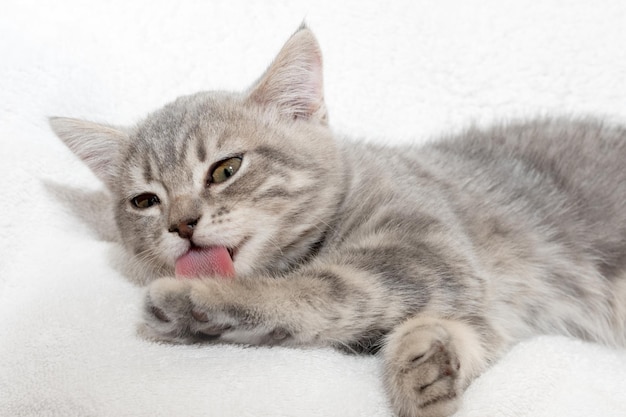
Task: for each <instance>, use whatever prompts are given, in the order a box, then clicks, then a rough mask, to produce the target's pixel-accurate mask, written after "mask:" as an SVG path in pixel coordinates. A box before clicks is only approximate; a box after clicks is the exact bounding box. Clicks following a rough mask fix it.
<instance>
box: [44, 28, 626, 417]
mask: <svg viewBox="0 0 626 417" xmlns="http://www.w3.org/2000/svg"><path fill="white" fill-rule="evenodd" d="M51 123H52V126H53V128H54V130H55V131H56V133H57V134H58V135H59V137H60V138H61V139H62V140H64V142H65V143H67V144H68V146H69V147H70V148H71V149H72V150H73V151H74V152H75V153H76V154H77V155H79V156H80V157H81V158H83V160H84V161H85V162H86V163H87V164H88V165H89V166H90V167H91V168H92V169H93V170H94V171H95V172H96V174H97V175H99V176H100V178H102V180H103V181H104V182H105V183H106V185H107V186H108V188H109V190H110V191H111V193H112V195H113V196H114V197H115V208H114V210H115V218H116V221H117V224H118V227H119V232H120V234H121V236H122V241H123V242H124V245H125V247H126V248H127V250H128V252H129V253H130V254H131V255H132V256H133V257H134V262H135V264H136V265H137V268H135V270H136V271H138V272H139V271H144V273H143V274H139V273H138V275H139V277H138V279H139V280H143V281H145V282H146V283H149V284H148V289H147V293H146V299H145V305H146V308H145V322H144V323H143V324H142V325H141V327H140V330H141V333H142V334H143V335H144V336H146V337H148V338H150V339H154V340H159V341H170V342H175V343H194V342H206V341H218V342H233V343H245V344H269V345H273V344H281V345H290V346H301V345H314V346H335V347H338V348H343V349H347V350H350V351H372V352H374V351H378V350H381V355H382V357H383V359H384V363H385V384H386V387H387V390H388V392H389V398H390V401H391V404H392V406H393V407H394V409H395V411H396V412H397V414H398V415H399V416H421V417H425V416H448V415H450V414H452V413H453V412H454V411H455V410H456V409H457V407H458V402H459V400H460V397H461V394H462V392H463V390H464V389H465V388H466V387H467V386H468V385H469V384H470V383H471V381H472V380H473V378H475V377H476V376H477V375H479V374H480V373H481V372H482V371H483V370H484V369H486V368H487V367H488V366H489V365H490V364H492V363H493V362H494V361H496V360H497V359H498V358H499V357H500V356H501V355H502V354H503V353H505V352H506V351H507V350H508V349H509V348H510V347H511V346H512V345H513V344H514V343H516V342H518V341H520V340H523V339H525V338H528V337H531V336H533V335H538V334H564V335H570V336H574V337H579V338H582V339H585V340H590V341H596V342H600V343H605V344H608V345H612V346H625V345H626V257H625V256H624V255H625V254H626V170H625V169H624V161H626V130H625V129H624V128H622V127H618V126H610V125H605V124H603V123H601V122H599V121H595V120H569V119H548V118H546V119H542V120H534V121H530V122H523V123H521V122H520V123H514V124H507V125H501V126H496V127H493V128H491V129H488V130H480V129H476V128H472V129H469V130H467V131H466V132H465V133H463V134H461V135H458V136H455V137H447V138H442V139H441V140H439V141H436V142H432V143H430V144H428V145H425V146H420V147H402V148H392V147H386V146H377V145H372V144H363V143H359V142H353V141H350V140H348V139H341V138H336V137H335V136H334V135H333V133H332V132H331V130H330V129H329V128H328V126H327V115H326V108H325V105H324V102H323V90H322V76H321V54H320V52H319V48H318V46H317V43H316V41H315V38H314V37H313V35H312V33H311V32H310V31H309V30H308V29H306V28H301V29H300V30H299V31H298V32H296V34H294V35H293V36H292V38H291V39H290V40H289V41H288V42H287V44H286V45H285V46H284V48H283V50H282V51H281V52H280V53H279V55H278V57H277V58H276V60H275V61H274V63H273V64H272V65H271V66H270V68H269V69H268V70H267V72H266V73H265V74H264V75H263V76H262V77H261V78H260V79H259V81H257V83H255V85H253V86H252V87H251V88H250V89H249V90H248V91H246V92H245V93H224V92H209V93H198V94H196V95H192V96H188V97H181V98H179V99H178V100H176V101H175V102H173V103H171V104H169V105H167V106H165V107H164V108H163V109H161V110H158V111H156V112H155V113H153V114H151V115H149V116H148V117H147V118H146V119H145V120H144V121H142V122H141V123H139V124H138V125H137V126H136V127H134V128H129V129H120V128H115V127H109V126H101V125H96V124H93V123H89V122H82V121H77V120H71V119H52V121H51ZM233 156H242V158H243V159H242V165H241V168H240V170H239V172H237V174H236V175H234V176H233V178H232V179H230V180H229V181H227V182H225V183H223V184H210V185H207V182H206V180H207V172H208V171H209V169H210V167H211V166H212V165H213V164H215V163H216V162H218V161H221V160H224V159H225V158H230V157H233ZM146 192H150V193H154V194H156V195H158V197H159V199H160V204H158V205H156V206H154V207H150V208H148V209H145V210H138V209H136V208H134V207H133V206H132V205H131V204H130V200H131V199H132V198H133V197H135V196H137V195H139V194H141V193H146ZM186 219H197V225H196V226H195V229H194V232H193V240H194V244H195V245H199V246H203V245H224V246H228V247H232V248H236V253H235V257H234V263H235V269H236V272H237V277H236V278H235V279H231V280H225V279H215V278H212V277H207V278H206V279H194V280H189V279H187V280H180V279H175V278H172V277H171V276H172V275H173V265H174V261H175V260H176V258H177V257H179V256H180V255H182V254H183V253H185V251H187V250H188V249H189V247H190V242H189V240H188V239H185V238H184V237H181V236H179V234H176V233H172V228H171V225H172V224H174V225H175V224H178V223H180V222H181V221H183V222H184V221H186Z"/></svg>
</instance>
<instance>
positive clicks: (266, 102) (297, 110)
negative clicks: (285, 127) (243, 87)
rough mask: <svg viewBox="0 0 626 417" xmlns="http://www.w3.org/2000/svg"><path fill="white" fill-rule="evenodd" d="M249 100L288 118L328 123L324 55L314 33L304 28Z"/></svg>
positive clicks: (286, 45)
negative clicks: (271, 108) (323, 69)
mask: <svg viewBox="0 0 626 417" xmlns="http://www.w3.org/2000/svg"><path fill="white" fill-rule="evenodd" d="M248 100H250V101H252V102H254V103H256V104H260V105H262V106H272V107H275V108H277V109H278V111H279V112H280V113H281V114H283V115H285V116H286V117H289V118H293V119H307V120H311V121H316V122H318V123H322V124H326V123H327V115H326V106H325V104H324V88H323V80H322V52H321V50H320V47H319V45H318V43H317V40H316V39H315V36H314V35H313V32H311V30H310V29H309V28H307V27H306V26H305V25H302V26H301V27H300V28H299V29H298V31H297V32H296V33H294V34H293V35H292V36H291V38H289V40H288V41H287V42H286V43H285V45H284V46H283V48H282V49H281V50H280V52H279V53H278V55H277V56H276V58H275V59H274V62H272V64H271V65H270V67H269V68H268V69H267V70H266V71H265V74H263V76H262V77H261V78H260V79H259V80H258V81H257V82H256V83H255V84H254V85H253V86H252V88H251V89H250V92H249V95H248Z"/></svg>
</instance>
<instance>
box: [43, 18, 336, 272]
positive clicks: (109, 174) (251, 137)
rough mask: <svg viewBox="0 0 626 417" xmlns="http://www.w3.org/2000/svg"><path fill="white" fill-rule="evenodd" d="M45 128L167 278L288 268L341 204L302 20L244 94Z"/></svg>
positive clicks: (196, 98) (210, 95)
mask: <svg viewBox="0 0 626 417" xmlns="http://www.w3.org/2000/svg"><path fill="white" fill-rule="evenodd" d="M51 125H52V127H53V129H54V131H55V132H56V134H57V135H58V136H59V137H60V138H61V139H62V140H63V142H65V143H66V144H67V145H68V147H69V148H70V149H71V150H72V151H73V152H74V153H75V154H76V155H78V156H79V157H80V158H81V159H82V160H83V161H84V162H85V163H86V164H87V165H88V166H89V167H90V168H91V169H92V170H93V171H94V173H95V174H96V175H97V176H98V177H99V178H100V179H101V180H102V181H103V182H104V183H105V184H106V186H107V187H108V189H109V190H110V191H111V194H112V195H113V199H114V206H115V207H114V210H115V217H116V221H117V225H118V227H119V231H120V234H121V236H122V239H123V243H124V245H125V247H126V248H127V250H128V251H129V253H131V254H132V255H133V256H134V258H135V259H136V260H138V261H140V262H142V263H145V264H147V265H149V266H151V267H152V268H151V269H152V270H153V271H154V270H159V271H161V272H162V273H164V274H172V273H173V272H174V271H175V270H176V272H177V273H179V274H181V275H202V274H211V271H213V273H214V274H215V275H225V276H228V275H232V274H233V273H235V272H236V273H237V275H247V274H251V273H255V272H257V273H258V272H261V271H266V272H267V271H279V270H283V269H285V268H288V267H291V266H293V265H294V263H296V262H298V261H299V260H301V259H303V258H305V257H306V256H308V254H309V253H310V251H311V250H313V248H314V246H315V244H316V242H319V241H320V239H322V238H323V234H324V231H325V229H326V227H327V226H326V225H327V224H328V222H329V221H330V219H331V217H332V215H333V213H334V211H335V209H336V204H337V203H338V198H339V194H340V191H339V188H340V184H341V178H342V170H341V166H340V162H339V159H338V152H337V147H336V145H335V143H334V140H333V137H332V134H331V132H330V130H329V129H328V127H327V118H326V108H325V105H324V100H323V89H322V63H321V54H320V50H319V47H318V44H317V42H316V40H315V38H314V36H313V34H312V33H311V32H310V31H309V30H308V29H307V28H304V27H303V28H301V29H300V30H299V31H297V32H296V33H295V34H294V35H293V36H292V37H291V38H290V39H289V40H288V41H287V43H286V44H285V46H284V47H283V48H282V50H281V51H280V53H279V54H278V56H277V57H276V59H275V60H274V62H273V63H272V64H271V66H270V67H269V68H268V70H267V71H266V72H265V74H264V75H263V76H262V77H261V78H260V79H259V80H258V81H257V82H256V83H255V84H254V85H253V86H252V87H251V88H250V89H249V90H247V91H246V92H244V93H224V92H205V93H198V94H195V95H191V96H186V97H181V98H178V99H177V100H176V101H174V102H173V103H170V104H168V105H166V106H165V107H164V108H162V109H160V110H158V111H156V112H154V113H152V114H151V115H149V116H148V117H147V118H146V119H145V120H143V121H142V122H140V123H139V124H138V125H137V126H136V127H132V128H117V127H112V126H104V125H100V124H95V123H91V122H86V121H81V120H75V119H66V118H53V119H51ZM208 264H209V265H208ZM207 265H208V266H207ZM207 271H208V272H207Z"/></svg>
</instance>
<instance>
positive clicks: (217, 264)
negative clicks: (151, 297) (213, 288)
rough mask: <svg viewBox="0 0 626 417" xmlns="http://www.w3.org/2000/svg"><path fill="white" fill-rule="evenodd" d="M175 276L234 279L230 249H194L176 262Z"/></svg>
mask: <svg viewBox="0 0 626 417" xmlns="http://www.w3.org/2000/svg"><path fill="white" fill-rule="evenodd" d="M175 274H176V276H177V277H180V278H201V277H215V276H219V277H222V278H232V277H234V276H235V266H234V265H233V260H232V258H231V257H230V253H228V249H226V248H225V247H223V246H210V247H207V248H192V249H190V250H189V251H188V252H187V253H185V254H184V255H183V256H181V257H180V258H178V259H177V260H176V266H175Z"/></svg>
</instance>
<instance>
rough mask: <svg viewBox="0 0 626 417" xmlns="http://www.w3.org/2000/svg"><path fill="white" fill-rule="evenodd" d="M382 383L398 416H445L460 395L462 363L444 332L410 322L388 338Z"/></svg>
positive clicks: (458, 399) (434, 327)
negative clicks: (383, 382) (383, 381)
mask: <svg viewBox="0 0 626 417" xmlns="http://www.w3.org/2000/svg"><path fill="white" fill-rule="evenodd" d="M384 355H385V361H386V363H385V366H386V369H385V382H386V385H387V390H388V391H389V396H390V398H391V401H392V405H393V407H394V409H395V411H396V412H397V413H398V415H399V416H400V417H447V416H450V415H452V414H453V413H454V412H455V411H456V410H457V408H458V405H459V401H460V396H461V393H462V388H461V386H462V384H461V381H460V378H459V371H460V368H461V363H460V361H459V358H458V355H457V353H456V349H455V346H454V345H453V343H452V339H451V337H450V334H449V333H448V332H447V331H446V329H445V328H444V327H442V326H440V325H437V324H436V323H429V322H424V323H422V322H420V321H417V320H413V321H409V322H407V323H405V324H404V325H403V326H400V328H399V329H397V330H396V331H395V332H394V333H393V334H392V335H391V336H390V337H389V339H388V341H387V345H386V347H385V351H384Z"/></svg>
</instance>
